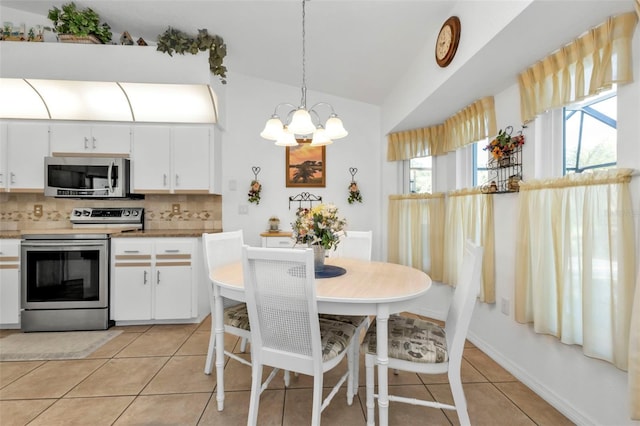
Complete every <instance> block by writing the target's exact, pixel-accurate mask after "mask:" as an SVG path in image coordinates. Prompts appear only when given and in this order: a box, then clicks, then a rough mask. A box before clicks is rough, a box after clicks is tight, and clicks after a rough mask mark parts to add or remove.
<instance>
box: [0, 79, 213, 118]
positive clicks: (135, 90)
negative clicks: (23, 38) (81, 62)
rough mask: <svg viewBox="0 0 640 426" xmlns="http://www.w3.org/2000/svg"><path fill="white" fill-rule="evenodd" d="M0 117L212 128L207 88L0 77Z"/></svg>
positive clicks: (210, 92) (208, 89)
mask: <svg viewBox="0 0 640 426" xmlns="http://www.w3.org/2000/svg"><path fill="white" fill-rule="evenodd" d="M0 99H2V100H3V101H2V102H1V103H0V118H6V119H42V120H49V119H51V120H91V121H121V122H148V123H169V122H170V123H216V122H217V121H218V110H217V98H216V95H215V93H214V92H213V90H212V89H211V86H209V85H207V84H158V83H124V82H122V83H120V82H104V81H73V80H43V79H21V78H0Z"/></svg>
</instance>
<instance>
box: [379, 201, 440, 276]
mask: <svg viewBox="0 0 640 426" xmlns="http://www.w3.org/2000/svg"><path fill="white" fill-rule="evenodd" d="M388 226H389V243H388V244H389V246H388V251H389V262H392V263H398V264H401V265H407V266H412V267H414V268H416V269H420V270H421V271H424V272H426V273H427V274H429V275H430V276H431V279H433V280H434V281H441V280H442V252H443V241H444V194H443V193H436V194H408V195H390V196H389V225H388Z"/></svg>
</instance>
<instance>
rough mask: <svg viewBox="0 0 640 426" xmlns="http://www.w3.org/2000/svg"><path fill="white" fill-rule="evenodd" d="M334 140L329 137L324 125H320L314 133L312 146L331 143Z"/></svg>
mask: <svg viewBox="0 0 640 426" xmlns="http://www.w3.org/2000/svg"><path fill="white" fill-rule="evenodd" d="M332 143H333V141H332V140H331V139H329V136H327V132H326V131H325V130H324V129H323V128H322V126H318V128H317V129H316V131H315V132H314V133H313V139H311V146H323V145H330V144H332Z"/></svg>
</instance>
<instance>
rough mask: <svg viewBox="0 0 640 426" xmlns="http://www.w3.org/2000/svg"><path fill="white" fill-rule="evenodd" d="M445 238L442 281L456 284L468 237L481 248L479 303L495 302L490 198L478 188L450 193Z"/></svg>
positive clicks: (491, 206)
mask: <svg viewBox="0 0 640 426" xmlns="http://www.w3.org/2000/svg"><path fill="white" fill-rule="evenodd" d="M444 235H445V237H444V271H443V279H442V282H444V283H447V284H449V285H452V286H455V285H457V283H458V271H460V269H461V267H462V255H463V253H464V242H465V240H466V239H467V238H469V239H471V240H472V241H473V242H475V243H476V244H478V245H481V246H482V247H483V248H484V255H483V259H482V284H481V287H480V301H482V302H486V303H495V301H496V290H495V287H496V286H495V241H494V240H495V237H494V229H493V195H488V194H483V193H482V192H480V189H479V188H473V189H464V190H459V191H453V192H450V193H449V196H448V197H447V202H446V218H445V234H444Z"/></svg>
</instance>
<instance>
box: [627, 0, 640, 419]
mask: <svg viewBox="0 0 640 426" xmlns="http://www.w3.org/2000/svg"><path fill="white" fill-rule="evenodd" d="M638 1H640V0H638ZM638 13H639V14H640V7H639V8H638ZM638 233H639V234H640V230H638ZM633 299H634V301H633V309H632V313H631V333H630V334H629V395H630V401H631V418H632V419H633V420H640V265H638V273H637V277H636V293H635V296H634V298H633Z"/></svg>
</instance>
